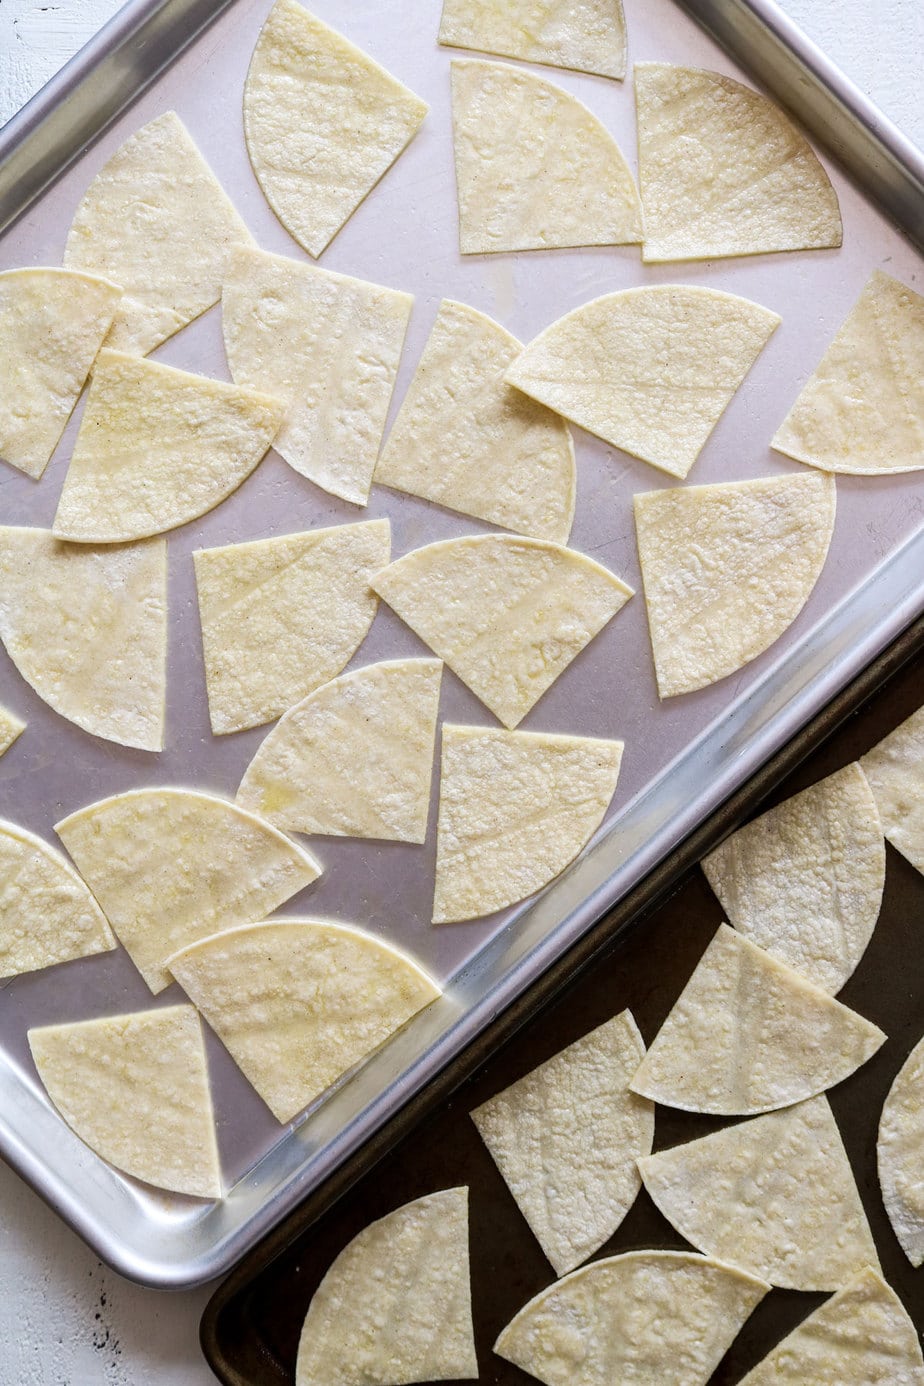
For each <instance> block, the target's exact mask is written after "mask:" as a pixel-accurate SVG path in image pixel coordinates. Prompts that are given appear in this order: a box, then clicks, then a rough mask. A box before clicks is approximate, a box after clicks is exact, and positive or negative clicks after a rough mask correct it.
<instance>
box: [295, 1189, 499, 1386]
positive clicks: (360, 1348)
mask: <svg viewBox="0 0 924 1386" xmlns="http://www.w3.org/2000/svg"><path fill="white" fill-rule="evenodd" d="M477 1376H478V1359H477V1357H476V1355H475V1339H474V1333H473V1329H472V1296H471V1283H470V1273H469V1258H468V1189H467V1188H461V1189H443V1190H441V1191H440V1192H439V1193H432V1194H427V1195H426V1197H424V1198H418V1199H416V1200H415V1201H414V1202H413V1203H406V1204H405V1205H404V1207H402V1208H396V1209H395V1211H394V1212H393V1213H388V1214H387V1216H385V1217H384V1218H380V1219H379V1221H378V1222H373V1223H371V1224H370V1226H369V1227H366V1228H364V1229H363V1231H362V1232H360V1233H359V1234H358V1235H357V1236H356V1237H354V1238H353V1240H352V1241H351V1242H350V1243H349V1244H348V1245H347V1246H346V1247H344V1249H343V1251H341V1253H340V1255H339V1256H338V1257H337V1259H336V1260H335V1261H334V1263H333V1265H332V1266H331V1267H330V1270H329V1271H328V1272H327V1274H326V1275H325V1277H324V1279H323V1280H322V1281H321V1284H320V1285H319V1286H318V1288H317V1290H316V1291H315V1294H314V1298H313V1299H312V1301H311V1304H310V1305H309V1307H308V1314H307V1317H306V1319H305V1323H304V1327H303V1328H302V1335H301V1340H300V1341H299V1345H298V1361H297V1364H296V1368H295V1382H296V1386H395V1384H396V1383H398V1382H400V1383H402V1386H403V1384H404V1383H409V1382H414V1381H452V1380H467V1379H469V1378H475V1377H477Z"/></svg>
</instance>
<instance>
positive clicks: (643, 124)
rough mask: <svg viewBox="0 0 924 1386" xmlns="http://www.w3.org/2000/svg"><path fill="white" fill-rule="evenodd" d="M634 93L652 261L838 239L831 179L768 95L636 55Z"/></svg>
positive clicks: (645, 255) (806, 246)
mask: <svg viewBox="0 0 924 1386" xmlns="http://www.w3.org/2000/svg"><path fill="white" fill-rule="evenodd" d="M635 100H636V105H637V108H638V162H639V181H640V184H641V190H642V206H643V207H644V210H645V244H644V246H643V247H642V259H643V260H645V261H646V263H648V264H652V263H657V262H658V261H662V260H714V259H717V258H719V257H721V256H727V255H761V254H764V253H766V252H767V251H774V250H812V249H816V248H819V247H825V246H839V245H840V244H841V213H840V207H839V206H838V201H837V194H836V193H835V191H834V189H833V188H832V186H831V180H830V178H829V177H828V175H827V173H826V172H825V170H824V168H823V167H822V164H821V162H820V160H819V158H818V156H817V155H816V154H815V152H814V150H813V149H812V147H811V145H810V144H809V143H808V141H807V140H806V138H805V137H804V135H802V134H800V132H799V131H798V130H797V129H796V127H795V126H794V125H793V124H792V122H791V121H790V120H789V118H788V116H785V115H784V114H783V112H782V111H781V110H780V109H779V108H778V107H777V106H774V105H773V103H772V102H771V101H768V100H767V98H766V97H765V96H761V95H760V94H759V93H758V92H756V91H752V90H751V88H750V87H745V86H743V85H742V84H741V83H740V82H735V81H734V80H733V79H732V78H731V77H725V76H724V75H723V74H722V73H719V72H704V71H703V70H702V69H701V68H696V67H674V66H672V65H671V64H670V63H636V65H635Z"/></svg>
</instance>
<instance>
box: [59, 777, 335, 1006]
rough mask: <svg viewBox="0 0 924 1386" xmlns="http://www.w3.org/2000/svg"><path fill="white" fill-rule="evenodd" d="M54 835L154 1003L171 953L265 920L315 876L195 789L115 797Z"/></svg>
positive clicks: (281, 845)
mask: <svg viewBox="0 0 924 1386" xmlns="http://www.w3.org/2000/svg"><path fill="white" fill-rule="evenodd" d="M55 832H56V833H57V834H58V836H59V837H60V839H61V841H62V842H63V843H64V845H65V847H66V848H67V850H68V851H69V852H70V854H71V856H72V857H73V858H74V861H75V862H76V863H77V867H78V869H79V871H80V874H81V875H82V876H83V877H84V879H85V880H86V881H87V883H88V884H89V886H90V889H91V890H92V891H93V894H94V895H95V896H96V898H97V900H98V901H99V903H100V904H101V905H102V907H103V909H104V910H105V912H106V917H107V919H108V920H109V923H110V924H111V925H112V927H113V929H114V930H115V932H116V934H117V936H118V939H119V942H120V943H122V944H124V946H125V947H126V949H127V950H128V952H129V955H130V956H131V960H132V962H133V963H134V964H135V966H136V967H137V969H138V971H139V972H140V973H141V975H142V977H143V978H144V980H145V981H146V982H147V984H148V986H149V987H150V988H151V991H153V992H154V993H155V994H156V993H157V992H160V991H163V989H164V987H167V986H169V985H170V982H171V981H172V977H171V975H170V970H169V968H168V967H167V965H166V959H167V958H168V957H169V956H170V955H171V954H172V953H175V952H177V950H178V949H180V948H185V947H188V945H189V944H191V943H195V942H196V941H197V940H198V939H200V938H205V937H206V936H207V935H209V934H212V933H214V932H215V930H216V929H218V928H223V929H226V928H231V927H232V926H233V925H235V924H243V923H245V922H246V923H249V922H250V920H252V919H258V918H260V917H261V916H262V915H264V914H269V913H270V911H271V910H274V909H276V908H277V906H279V905H281V904H282V903H283V901H285V900H288V899H289V898H290V896H292V895H295V894H296V893H297V892H298V891H300V890H302V889H303V888H304V887H305V886H306V885H309V884H310V882H311V881H313V880H315V878H316V877H317V876H319V875H320V873H321V867H320V866H319V865H318V863H317V862H316V861H315V859H314V857H313V856H312V855H311V853H310V852H306V851H305V850H304V849H303V848H301V847H297V846H296V845H295V843H294V842H292V841H290V839H289V838H287V837H284V836H283V835H282V833H280V832H277V830H276V829H275V828H273V827H271V826H270V824H269V823H264V822H263V820H262V819H261V818H257V817H256V816H255V815H254V814H251V813H247V812H245V810H244V809H240V808H238V807H237V805H236V804H231V803H228V801H227V800H226V799H219V798H218V797H217V796H216V795H214V794H201V793H199V792H198V791H197V790H192V789H133V790H130V791H129V792H128V793H126V794H116V795H114V796H113V797H112V798H111V799H101V800H99V802H98V803H95V804H88V805H87V807H86V808H82V809H79V810H78V811H77V812H76V813H72V814H70V816H69V817H67V818H63V819H62V820H61V822H60V823H56V824H55Z"/></svg>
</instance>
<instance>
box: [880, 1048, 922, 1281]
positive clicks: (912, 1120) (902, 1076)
mask: <svg viewBox="0 0 924 1386" xmlns="http://www.w3.org/2000/svg"><path fill="white" fill-rule="evenodd" d="M877 1155H878V1161H879V1185H880V1188H881V1189H882V1201H883V1203H884V1204H885V1210H886V1212H887V1213H888V1215H889V1222H891V1224H892V1230H893V1232H894V1233H895V1235H896V1237H897V1238H898V1240H899V1242H900V1243H901V1247H902V1250H903V1251H904V1253H905V1255H906V1256H907V1257H908V1260H909V1261H910V1262H911V1264H912V1265H913V1266H920V1265H922V1264H924V1039H922V1040H921V1041H919V1043H918V1044H917V1046H916V1047H915V1048H914V1049H912V1051H911V1053H910V1054H909V1055H908V1058H907V1059H906V1060H905V1062H904V1064H903V1065H902V1067H901V1069H900V1070H899V1072H898V1075H897V1076H896V1078H895V1081H894V1082H893V1084H892V1086H891V1088H890V1089H889V1095H888V1097H887V1098H886V1100H885V1103H884V1105H883V1108H882V1116H881V1117H880V1119H879V1141H878V1145H877Z"/></svg>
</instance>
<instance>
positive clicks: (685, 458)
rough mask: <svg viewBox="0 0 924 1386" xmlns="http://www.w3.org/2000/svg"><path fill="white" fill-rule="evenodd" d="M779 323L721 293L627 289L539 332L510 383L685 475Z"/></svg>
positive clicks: (667, 287) (666, 287)
mask: <svg viewBox="0 0 924 1386" xmlns="http://www.w3.org/2000/svg"><path fill="white" fill-rule="evenodd" d="M779 321H780V319H779V317H778V316H777V314H776V313H771V312H770V310H769V309H768V308H762V307H761V306H760V304H758V303H752V302H751V301H750V299H747V298H739V297H738V296H737V295H736V294H727V293H724V292H722V291H721V290H719V289H702V288H694V287H690V286H689V285H685V284H656V285H651V286H649V287H647V288H642V289H621V290H620V291H619V292H617V293H614V294H604V295H603V297H602V298H595V299H592V300H591V302H590V303H584V304H582V305H581V307H580V308H575V309H573V311H572V312H570V313H566V314H565V316H564V317H563V318H559V319H558V321H557V322H553V323H552V324H551V326H549V327H547V328H546V329H545V331H544V332H540V334H539V336H538V337H535V338H534V339H533V341H531V342H530V343H529V345H528V346H527V347H526V348H525V350H524V351H523V353H522V355H520V356H518V357H517V359H516V361H514V363H513V365H512V366H511V367H510V369H509V370H508V372H507V376H506V379H507V382H508V384H510V385H515V386H516V388H517V389H518V390H522V391H523V392H524V394H527V395H530V396H531V397H532V398H533V399H535V400H538V401H539V402H540V403H541V404H545V405H547V406H548V407H549V408H550V409H554V410H555V411H556V412H557V413H559V414H563V415H564V416H565V418H566V419H571V421H572V422H573V423H576V424H580V426H581V428H586V429H587V431H588V432H589V433H595V434H596V435H597V436H598V437H599V438H603V439H604V441H605V442H607V443H612V444H613V446H614V447H617V448H621V449H622V451H623V452H628V453H631V454H632V456H633V457H640V458H641V459H642V461H643V462H649V463H650V464H651V465H652V466H653V467H659V468H660V469H661V471H663V472H669V473H670V475H671V476H679V477H684V476H686V475H687V473H688V472H689V470H690V468H691V467H692V466H693V463H694V462H695V461H696V459H697V457H698V456H699V454H700V452H701V450H702V448H703V445H704V444H705V442H706V439H707V438H708V437H709V435H710V433H711V432H712V430H713V429H714V428H715V426H716V424H717V423H718V421H719V419H720V417H721V415H722V414H723V413H724V411H725V409H726V408H727V407H728V405H729V403H730V401H731V399H732V396H733V395H734V393H735V391H736V390H737V389H738V387H739V385H740V384H741V382H742V381H743V380H744V377H745V376H746V375H747V373H748V371H749V370H750V369H751V366H752V365H753V364H754V362H755V361H756V360H757V357H758V356H759V355H760V353H761V351H763V349H764V347H765V346H766V344H767V341H768V340H769V338H770V335H771V333H772V332H773V331H774V329H775V328H776V327H777V326H778V324H779Z"/></svg>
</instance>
